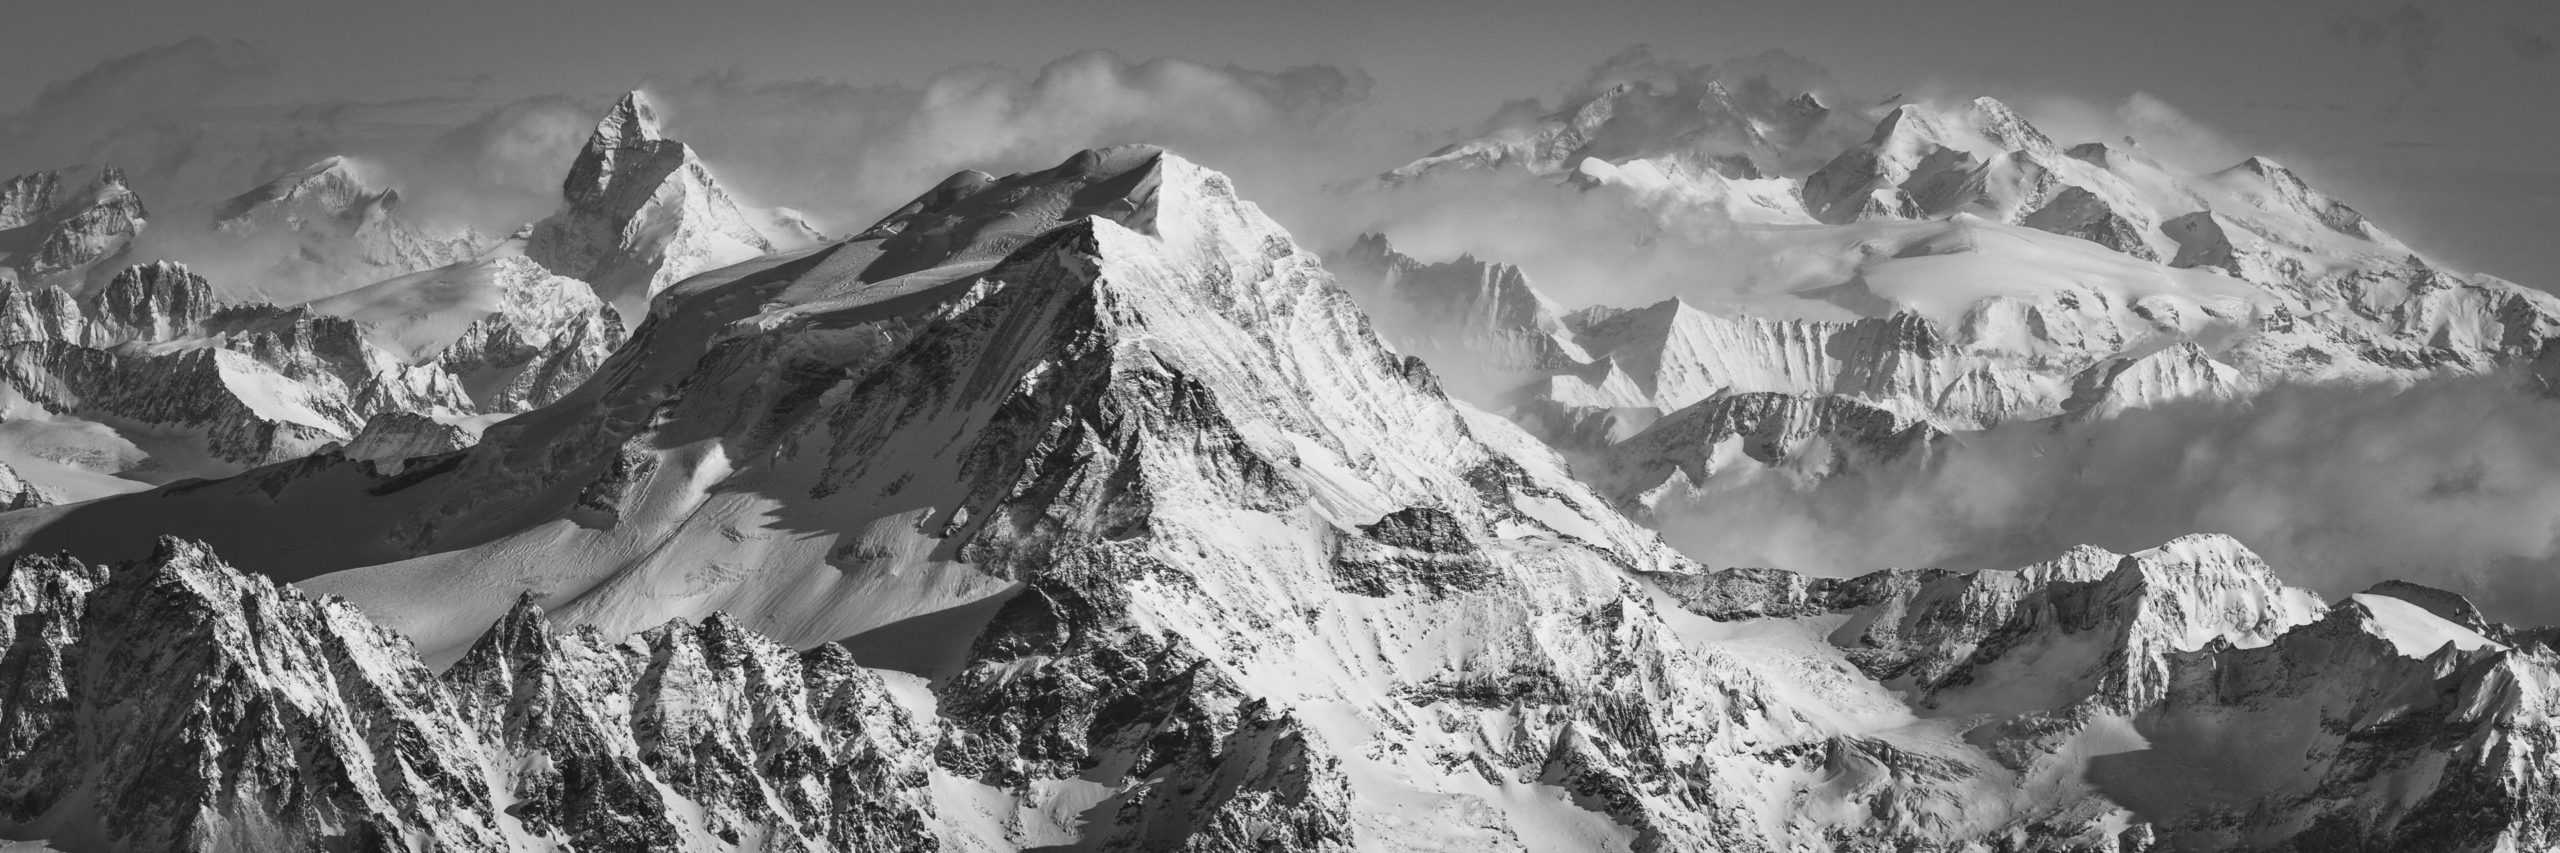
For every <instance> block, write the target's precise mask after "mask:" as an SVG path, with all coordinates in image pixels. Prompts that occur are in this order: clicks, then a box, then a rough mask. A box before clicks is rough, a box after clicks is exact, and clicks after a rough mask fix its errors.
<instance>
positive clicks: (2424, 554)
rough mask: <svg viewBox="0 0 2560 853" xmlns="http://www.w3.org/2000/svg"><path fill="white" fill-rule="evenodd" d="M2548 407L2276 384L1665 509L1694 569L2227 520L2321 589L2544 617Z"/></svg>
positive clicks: (2558, 524)
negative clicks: (2413, 594) (2398, 588)
mask: <svg viewBox="0 0 2560 853" xmlns="http://www.w3.org/2000/svg"><path fill="white" fill-rule="evenodd" d="M2554 423H2560V401H2554V400H2552V399H2550V398H2548V397H2544V396H2542V395H2539V394H2533V393H2526V392H2524V391H2522V390H2521V389H2519V388H2517V387H2516V385H2515V383H2514V382H2513V381H2512V380H2508V379H2504V378H2479V377H2473V378H2459V379H2439V380H2433V381H2428V382H2422V383H2419V384H2417V385H2414V386H2411V387H2408V388H2406V389H2399V390H2394V389H2391V388H2386V387H2377V386H2301V387H2285V388H2278V389H2274V390H2272V391H2269V392H2268V393H2266V394H2264V395H2262V396H2259V397H2257V398H2255V399H2253V400H2250V401H2248V402H2240V403H2230V402H2212V403H2206V402H2195V403H2182V404H2174V405H2168V406H2163V407H2160V408H2156V409H2151V410H2144V411H2135V412H2129V413H2127V414H2125V415H2124V416H2122V417H2121V418H2118V419H2114V420H2109V421H2100V422H2095V423H2090V424H2085V425H2081V426H2078V427H2075V428H2071V429H2057V428H2055V427H2052V426H2050V425H2046V424H2040V423H2039V424H2020V425H2012V426H2007V427H2001V428H1998V429H1993V430H1990V431H1987V432H1982V433H1973V434H1966V435H1963V436H1960V437H1959V438H1957V439H1955V440H1952V441H1950V442H1948V443H1947V444H1945V445H1944V446H1942V447H1940V448H1939V449H1937V450H1936V451H1935V452H1934V455H1932V456H1930V457H1928V458H1926V459H1910V460H1906V461H1904V462H1902V463H1898V464H1889V465H1881V466H1876V467H1872V468H1869V469H1866V470H1862V471H1858V472H1855V473H1851V474H1847V475H1843V476H1839V477H1835V478H1833V479H1830V480H1826V481H1821V482H1819V483H1816V484H1812V485H1807V484H1805V483H1802V482H1799V481H1796V480H1792V479H1790V478H1788V477H1786V476H1783V475H1778V474H1776V473H1774V472H1770V471H1755V472H1751V473H1749V474H1745V475H1742V476H1733V477H1726V478H1719V479H1718V480H1716V481H1713V484H1712V486H1711V487H1710V489H1709V490H1708V491H1706V492H1705V493H1703V494H1702V495H1701V496H1700V497H1699V498H1698V499H1697V500H1696V501H1694V502H1690V503H1685V504H1682V505H1679V506H1671V507H1665V508H1664V513H1663V517H1662V520H1661V527H1662V529H1663V531H1664V534H1665V536H1666V538H1668V539H1670V540H1671V541H1672V542H1673V543H1674V544H1675V545H1677V546H1679V547H1681V548H1682V549H1683V550H1685V551H1687V552H1688V553H1690V554H1692V555H1693V556H1696V557H1698V558H1700V559H1702V560H1705V561H1707V562H1709V563H1712V564H1716V565H1767V566H1779V567H1785V568H1792V569H1800V570H1806V571H1814V572H1819V573H1826V574H1849V573H1856V572H1862V571H1866V570H1871V569H1875V568H1882V567H1888V566H1903V567H1912V566H1932V565H1935V566H1945V567H1951V568H1997V567H2014V566H2018V565H2022V564H2025V563H2028V562H2032V561H2035V560H2038V559H2042V558H2045V557H2049V556H2051V555H2053V554H2055V553H2058V552H2059V551H2061V550H2062V549H2064V548H2066V547H2068V546H2070V545H2073V544H2093V545H2098V546H2101V547H2106V548H2109V549H2114V550H2119V551H2130V550H2136V549H2141V548H2147V547H2150V546H2152V545H2156V544H2159V543H2160V542H2162V541H2165V540H2168V539H2171V538H2174V537H2177V536H2180V535H2183V534H2187V533H2200V532H2202V533H2227V534H2230V535H2232V536H2234V537H2237V538H2238V539H2239V540H2240V541H2242V542H2244V543H2246V544H2248V545H2249V546H2250V547H2251V548H2252V549H2254V550H2256V551H2257V552H2258V553H2259V554H2260V555H2262V556H2264V557H2265V558H2266V559H2267V561H2268V562H2269V563H2270V564H2272V565H2273V566H2274V567H2275V569H2276V571H2277V572H2278V573H2279V574H2280V575H2282V576H2283V577H2284V578H2285V579H2286V580H2287V581H2289V582H2291V583H2295V584H2298V585H2303V586H2308V587H2312V588H2315V589H2318V590H2319V591H2321V592H2322V593H2324V594H2328V595H2333V596H2334V595H2340V594H2345V593H2349V592H2354V591H2357V590H2360V589H2363V588H2365V587H2367V586H2370V585H2372V584H2374V583H2376V582H2379V581H2382V580H2385V579H2390V578H2402V579H2407V580H2413V581H2417V582H2421V583H2427V584H2433V585H2437V586H2442V587H2445V588H2449V589H2453V590H2456V591H2459V592H2463V593H2466V594H2469V595H2472V596H2474V597H2475V598H2476V599H2478V600H2479V602H2480V604H2481V605H2482V606H2483V607H2485V608H2487V609H2488V610H2489V611H2490V612H2491V615H2492V616H2493V617H2496V618H2501V619H2506V620H2512V621H2517V622H2523V623H2531V624H2545V623H2552V622H2560V576H2555V575H2554V572H2555V570H2560V431H2554V430H2553V429H2552V428H2551V425H2552V424H2554Z"/></svg>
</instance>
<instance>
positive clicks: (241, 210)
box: [214, 157, 488, 294]
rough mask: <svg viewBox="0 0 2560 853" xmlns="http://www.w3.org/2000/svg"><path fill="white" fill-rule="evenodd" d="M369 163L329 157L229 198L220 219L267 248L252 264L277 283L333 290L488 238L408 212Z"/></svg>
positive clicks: (436, 261)
mask: <svg viewBox="0 0 2560 853" xmlns="http://www.w3.org/2000/svg"><path fill="white" fill-rule="evenodd" d="M366 172H367V169H366V167H365V166H364V164H362V163H359V162H357V161H354V160H351V159H348V158H346V157H329V158H325V159H322V160H320V161H318V162H315V163H312V164H311V165H309V166H305V167H303V168H301V169H297V170H294V171H293V172H290V173H287V174H285V175H282V176H279V177H277V178H276V179H275V180H272V181H269V182H267V183H265V184H262V185H260V186H259V187H257V188H256V189H252V190H250V191H248V192H245V193H242V194H240V195H239V196H237V197H234V198H232V199H231V200H230V201H227V202H224V203H223V205H222V206H221V208H220V209H218V210H216V211H215V212H214V227H215V228H216V229H217V230H219V231H220V232H222V233H223V234H225V235H227V236H229V237H231V238H232V239H234V240H238V241H242V242H246V243H249V244H251V245H252V246H253V247H255V248H258V249H262V250H264V256H267V257H268V258H269V259H268V261H267V263H265V264H264V265H263V266H262V267H252V269H254V273H253V274H254V275H256V276H257V279H258V280H259V282H260V284H261V286H263V287H265V288H267V289H268V290H270V291H280V292H289V293H319V294H329V293H336V292H339V291H343V290H347V289H349V288H350V287H353V286H356V285H362V284H369V283H372V282H376V281H381V280H383V279H386V278H390V277H392V276H397V275H402V274H405V273H411V272H416V271H418V270H423V269H430V268H434V267H440V266H444V265H446V264H450V263H454V262H457V261H463V260H468V259H470V258H471V257H473V256H474V255H476V254H478V252H479V251H480V249H481V248H482V244H483V243H486V242H488V241H487V240H486V239H484V238H482V237H481V236H480V235H478V234H475V233H472V232H471V231H470V230H469V229H467V228H443V227H436V226H432V225H428V224H425V223H420V222H415V221H412V220H411V219H410V218H408V217H407V216H405V215H403V213H402V212H401V207H400V193H399V191H398V190H393V189H388V188H380V187H377V186H375V184H374V182H373V181H372V180H370V179H369V177H370V176H368V175H367V174H366Z"/></svg>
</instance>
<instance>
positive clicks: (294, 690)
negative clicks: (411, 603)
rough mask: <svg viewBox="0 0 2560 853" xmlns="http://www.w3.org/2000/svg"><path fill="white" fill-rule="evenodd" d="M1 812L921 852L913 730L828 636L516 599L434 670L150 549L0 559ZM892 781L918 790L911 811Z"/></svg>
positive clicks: (54, 829)
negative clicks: (597, 627) (579, 614)
mask: <svg viewBox="0 0 2560 853" xmlns="http://www.w3.org/2000/svg"><path fill="white" fill-rule="evenodd" d="M0 616H5V619H0V641H5V645H6V648H8V649H9V651H8V652H6V653H5V656H0V660H4V661H5V665H0V679H5V680H6V681H7V682H8V684H7V687H8V689H7V690H6V691H5V696H6V698H5V699H0V717H5V719H8V720H9V721H11V724H12V728H11V729H10V731H9V737H8V738H6V739H5V741H0V756H5V758H6V762H5V763H6V765H7V766H8V767H10V768H11V772H10V773H9V774H7V776H8V778H7V779H6V780H5V782H0V784H5V786H6V791H7V796H6V797H5V798H4V799H5V802H0V820H6V821H8V822H9V823H11V824H14V825H19V826H24V825H27V824H29V823H31V822H35V823H38V824H39V825H41V826H43V827H45V830H44V831H45V832H47V833H48V834H50V835H51V836H52V837H53V838H54V839H55V842H56V843H58V844H67V845H70V846H74V847H81V846H96V847H99V848H101V849H159V850H253V849H273V848H277V847H290V848H295V849H327V848H340V847H343V848H349V849H416V848H419V847H437V848H441V849H454V850H524V849H562V848H566V849H598V850H603V849H641V848H648V849H678V848H682V849H774V848H776V847H790V848H794V849H833V850H916V849H931V848H932V847H933V845H934V842H935V838H934V836H933V835H931V834H930V833H929V832H927V831H926V830H925V828H924V823H923V820H922V814H923V813H920V811H919V807H920V805H921V804H922V800H923V797H922V792H921V791H920V790H918V789H920V788H921V786H922V784H923V779H924V777H923V773H924V766H925V765H924V764H923V759H924V753H923V749H924V748H925V744H926V741H925V740H924V738H925V737H926V735H924V733H923V732H921V731H919V730H918V727H917V725H916V723H915V722H914V721H913V720H912V718H911V717H910V716H909V715H908V712H907V711H906V710H905V709H903V708H902V707H900V706H899V705H898V704H897V703H896V702H895V701H893V700H892V699H890V698H889V696H888V695H887V692H886V688H885V686H884V685H883V683H882V681H881V679H880V677H879V676H877V675H874V674H872V673H870V672H868V671H865V670H862V669H860V668H859V667H856V666H853V665H852V663H851V661H850V660H849V659H847V658H846V657H844V656H843V654H842V653H841V652H819V653H812V654H808V655H799V654H794V653H792V652H790V651H789V650H787V649H783V648H781V647H779V646H776V645H774V644H773V643H771V642H770V641H767V640H764V639H762V638H759V637H753V636H750V635H746V634H743V633H741V632H739V631H737V630H736V628H735V627H734V626H731V625H729V624H728V623H726V622H724V621H722V620H720V619H717V618H715V619H713V620H710V621H708V622H705V623H703V624H700V625H691V624H671V625H667V626H663V627H661V628H659V629H658V630H656V631H653V632H651V633H649V634H647V635H645V636H643V637H638V638H634V639H633V640H632V641H631V642H629V643H621V644H616V643H608V642H605V641H603V640H601V639H599V638H597V637H596V636H595V635H593V634H592V633H585V634H573V635H567V636H562V635H556V634H554V633H552V632H551V631H550V629H548V628H547V627H544V626H543V625H542V623H541V617H540V611H539V610H538V609H533V608H531V607H530V605H527V606H526V607H525V608H521V609H519V611H517V612H514V613H511V614H510V615H509V616H508V618H506V619H504V620H502V621H501V622H499V623H498V624H497V625H496V626H495V627H493V628H491V629H490V631H489V633H488V634H487V637H486V639H484V641H483V642H482V644H481V645H480V646H479V647H478V649H477V650H475V652H474V653H473V654H472V655H470V656H468V657H466V658H465V659H464V660H463V662H462V663H460V664H459V665H457V666H455V667H454V668H453V669H452V670H450V671H448V672H446V673H445V674H444V675H443V676H442V677H441V678H439V677H438V676H437V675H436V674H435V673H433V672H432V671H430V670H429V669H427V668H426V667H425V666H424V665H423V664H421V663H420V662H419V661H418V659H417V658H416V656H415V655H413V654H412V653H411V652H410V651H409V648H408V643H407V642H406V641H405V640H403V639H401V638H400V637H398V636H397V635H394V634H392V633H390V632H388V631H385V630H383V629H381V628H379V627H376V626H375V625H374V624H373V623H372V622H371V621H369V620H367V619H366V618H365V616H364V615H363V614H361V613H358V612H357V611H356V610H355V609H354V608H352V607H349V606H347V605H346V604H345V603H344V602H342V601H337V600H334V599H326V598H313V597H309V596H306V595H304V594H302V593H300V592H298V591H296V590H294V589H293V588H292V587H289V586H280V585H277V584H275V583H273V582H270V581H267V580H264V579H262V578H258V577H255V576H247V575H242V574H240V573H238V572H235V571H233V570H232V569H231V568H230V567H228V566H226V565H224V564H223V563H222V562H221V561H220V560H218V559H217V558H215V557H214V556H213V555H212V554H211V553H210V552H208V551H206V550H205V549H203V548H202V547H201V546H198V545H196V544H194V543H189V542H184V541H178V540H162V541H161V542H160V544H159V546H158V548H157V550H156V552H155V553H154V554H153V555H152V556H151V557H149V558H148V559H146V560H143V561H140V562H138V563H134V564H128V565H124V566H118V567H114V568H108V567H103V566H94V565H89V564H84V563H81V562H79V561H76V560H70V559H52V558H34V559H25V560H20V561H17V562H15V563H13V564H12V565H10V566H9V567H8V568H7V569H6V570H5V575H0ZM901 798H905V799H907V800H908V801H909V802H907V803H904V804H902V803H901V802H900V800H901Z"/></svg>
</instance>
